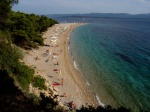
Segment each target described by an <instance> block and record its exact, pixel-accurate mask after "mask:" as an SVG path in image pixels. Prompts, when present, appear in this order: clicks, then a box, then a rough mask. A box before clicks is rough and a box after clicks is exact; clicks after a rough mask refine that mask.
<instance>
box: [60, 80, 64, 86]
mask: <svg viewBox="0 0 150 112" xmlns="http://www.w3.org/2000/svg"><path fill="white" fill-rule="evenodd" d="M61 85H62V86H63V85H64V79H63V78H62V79H61Z"/></svg>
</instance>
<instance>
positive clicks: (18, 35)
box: [7, 12, 57, 48]
mask: <svg viewBox="0 0 150 112" xmlns="http://www.w3.org/2000/svg"><path fill="white" fill-rule="evenodd" d="M56 23H57V21H55V20H52V19H49V18H47V17H45V16H37V15H35V14H24V13H21V12H11V15H10V19H9V20H8V24H7V28H8V29H9V30H10V32H11V34H12V41H13V42H14V43H15V44H16V45H18V46H21V47H24V48H28V47H37V46H38V45H43V40H44V39H43V38H42V36H41V33H42V32H44V31H45V30H47V28H48V27H50V26H52V25H54V24H56Z"/></svg>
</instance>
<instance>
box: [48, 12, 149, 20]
mask: <svg viewBox="0 0 150 112" xmlns="http://www.w3.org/2000/svg"><path fill="white" fill-rule="evenodd" d="M46 16H47V17H51V18H59V17H66V18H68V17H69V18H74V17H77V18H149V19H150V13H148V14H134V15H133V14H127V13H87V14H52V15H46Z"/></svg>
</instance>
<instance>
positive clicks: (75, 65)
mask: <svg viewBox="0 0 150 112" xmlns="http://www.w3.org/2000/svg"><path fill="white" fill-rule="evenodd" d="M73 64H74V67H75V68H76V69H78V67H77V66H78V65H77V64H76V62H75V61H74V62H73Z"/></svg>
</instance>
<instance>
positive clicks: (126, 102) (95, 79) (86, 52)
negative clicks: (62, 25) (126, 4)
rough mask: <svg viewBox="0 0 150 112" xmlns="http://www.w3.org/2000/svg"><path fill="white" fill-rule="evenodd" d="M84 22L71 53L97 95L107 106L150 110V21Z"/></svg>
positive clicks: (77, 29) (107, 20)
mask: <svg viewBox="0 0 150 112" xmlns="http://www.w3.org/2000/svg"><path fill="white" fill-rule="evenodd" d="M73 20H74V19H73ZM75 20H78V19H75ZM81 20H82V19H81ZM66 21H67V20H66ZM68 21H69V22H70V21H71V20H68ZM84 21H86V22H89V24H86V25H83V26H80V27H78V28H76V29H75V30H74V32H72V34H71V39H70V52H71V54H72V56H73V58H74V60H75V61H76V63H77V65H78V66H77V67H78V69H79V71H80V72H81V73H82V75H84V76H85V78H86V79H87V82H88V83H89V84H90V86H91V87H92V88H93V89H94V91H95V94H96V95H97V96H98V97H99V98H100V100H101V102H102V103H104V104H114V105H119V106H125V107H127V108H131V109H132V110H133V111H138V110H139V109H142V110H150V20H144V19H98V18H97V19H94V18H92V19H84ZM108 100H110V102H108Z"/></svg>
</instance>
